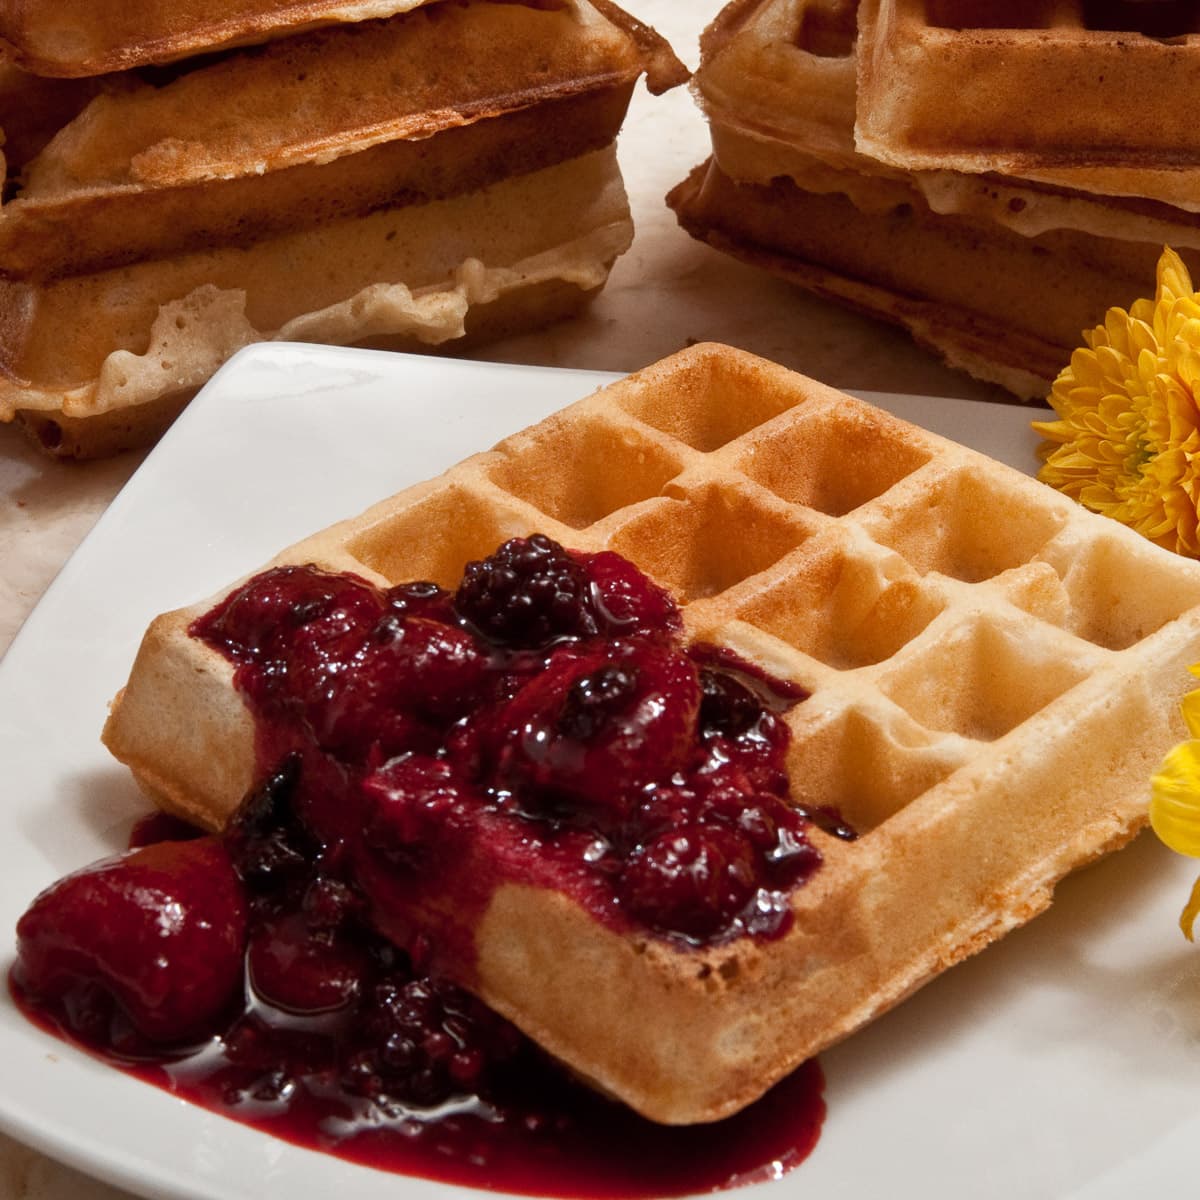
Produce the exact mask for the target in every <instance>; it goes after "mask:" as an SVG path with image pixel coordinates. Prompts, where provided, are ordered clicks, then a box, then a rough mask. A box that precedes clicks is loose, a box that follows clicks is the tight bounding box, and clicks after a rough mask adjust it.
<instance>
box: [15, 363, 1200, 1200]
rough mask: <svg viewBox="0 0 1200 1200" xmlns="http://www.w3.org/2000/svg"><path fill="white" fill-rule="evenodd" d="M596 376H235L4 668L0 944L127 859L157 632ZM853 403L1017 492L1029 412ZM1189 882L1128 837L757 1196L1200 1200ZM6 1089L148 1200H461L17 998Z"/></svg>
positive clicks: (335, 367) (846, 1048)
mask: <svg viewBox="0 0 1200 1200" xmlns="http://www.w3.org/2000/svg"><path fill="white" fill-rule="evenodd" d="M610 378H611V376H606V375H600V374H597V373H593V372H583V371H556V370H546V369H541V368H526V367H512V366H497V365H492V364H483V363H473V362H462V361H454V360H442V359H435V358H427V357H409V356H399V355H386V354H379V353H371V352H365V351H353V350H336V349H327V348H319V347H312V346H288V345H271V346H262V347H255V348H253V349H250V350H248V351H244V352H243V353H242V354H240V355H239V356H237V358H235V359H234V360H233V361H232V362H231V363H230V364H229V365H228V366H227V367H226V368H225V369H224V370H223V371H221V372H220V374H219V375H218V376H217V377H216V378H215V379H214V380H213V382H212V383H211V384H210V385H209V387H208V388H206V389H205V390H204V392H203V393H202V395H201V396H200V397H199V398H198V399H197V400H196V401H195V402H193V404H192V405H191V406H190V407H189V409H188V411H187V412H186V413H185V414H184V416H183V417H182V418H181V419H180V420H179V422H178V423H177V424H176V426H175V427H174V429H173V430H172V431H171V432H170V433H169V434H168V435H167V437H166V438H165V439H164V440H163V442H162V443H161V445H160V446H159V448H158V449H157V450H156V451H155V452H154V453H153V454H152V455H151V456H150V457H149V458H148V459H147V461H146V463H145V465H144V466H143V467H142V468H141V470H140V471H139V472H138V473H137V474H136V475H135V476H134V477H133V479H132V480H131V481H130V483H129V485H128V486H127V487H126V488H125V490H124V491H123V492H122V493H121V495H120V496H118V497H117V499H116V500H115V501H114V503H113V504H112V506H111V507H110V509H109V510H108V512H107V513H106V514H105V515H104V517H103V518H102V519H101V521H100V522H99V523H98V525H97V526H96V528H95V530H94V531H93V532H92V534H91V535H90V536H89V537H88V538H87V540H86V541H85V542H84V544H83V546H82V547H81V548H80V549H79V551H78V552H77V553H76V554H75V556H74V557H73V558H72V560H71V561H70V563H69V564H68V565H67V566H66V568H65V569H64V570H63V572H62V573H61V575H60V576H59V578H58V579H57V580H56V581H55V583H54V585H53V586H52V587H51V588H50V589H49V591H48V592H47V593H46V595H45V597H44V599H43V600H42V602H41V603H40V605H39V606H38V608H37V609H36V611H35V612H34V614H33V615H32V616H31V617H30V619H29V621H28V622H27V623H26V625H25V627H24V629H23V630H22V631H21V633H20V634H19V635H18V637H17V639H16V641H15V642H14V643H13V645H12V647H11V649H10V651H9V653H8V655H7V656H6V657H5V659H4V660H3V662H2V663H0V769H2V775H0V780H2V782H0V796H2V797H3V804H2V806H0V927H3V928H5V929H9V930H11V929H13V927H14V925H15V923H16V921H17V919H18V917H19V916H20V914H21V912H22V911H23V910H24V908H25V907H26V905H27V904H28V903H29V901H30V900H31V899H32V898H33V896H34V895H35V894H36V893H37V892H38V891H39V890H40V889H41V888H43V887H44V886H46V885H47V884H49V883H50V882H52V881H53V880H54V879H56V878H57V877H59V876H60V875H63V874H65V873H66V872H68V871H70V870H73V869H75V868H77V867H79V866H82V865H83V864H85V863H87V862H89V861H91V860H93V859H95V858H97V857H100V856H101V855H104V854H108V853H111V852H113V851H114V850H116V849H119V848H121V847H122V846H123V845H124V843H125V839H126V836H127V834H128V831H129V827H130V824H131V822H132V820H133V819H134V817H135V816H136V815H138V814H139V813H140V812H141V811H143V803H142V802H141V800H140V799H139V797H138V795H137V793H136V789H135V788H134V786H133V784H132V782H131V781H130V779H129V777H128V775H127V773H126V772H125V771H124V770H123V769H122V768H120V767H119V766H118V765H117V764H115V763H114V762H113V761H112V760H111V759H109V757H108V756H107V754H106V753H105V751H104V750H103V748H102V747H101V746H100V744H99V742H98V734H99V731H100V727H101V725H102V723H103V720H104V715H105V711H106V704H107V702H108V700H109V699H110V697H111V696H112V695H113V693H114V692H115V691H116V690H117V689H118V688H119V687H120V686H121V684H122V683H123V682H124V680H125V677H126V675H127V673H128V669H129V665H130V663H131V661H132V658H133V654H134V650H135V649H136V646H137V643H138V641H139V639H140V637H141V634H142V631H143V629H144V628H145V626H146V624H147V623H148V621H149V620H150V618H151V617H152V616H154V615H155V614H156V613H158V612H161V611H163V610H165V609H169V608H174V607H176V606H178V605H181V604H185V603H189V602H192V601H194V600H196V599H198V598H200V597H203V596H205V595H208V594H209V593H211V592H213V591H214V590H216V589H217V588H219V587H220V586H221V585H222V584H224V583H226V582H228V581H229V580H231V579H233V578H235V577H237V576H239V575H241V574H242V573H244V572H247V571H250V570H252V569H253V568H254V567H255V566H257V565H258V564H259V563H261V562H263V561H264V560H265V559H267V558H268V557H269V556H270V555H271V554H273V553H274V552H275V551H276V550H278V549H280V548H282V547H283V546H285V545H287V544H289V543H290V542H293V541H295V540H297V539H299V538H301V537H303V536H305V535H307V534H308V533H310V532H312V531H314V530H316V529H318V528H321V527H322V526H324V525H327V524H329V523H331V522H333V521H334V520H337V519H339V518H341V517H344V516H349V515H351V514H352V513H354V512H357V511H359V510H360V509H362V508H365V507H366V506H367V505H368V504H370V503H372V502H373V501H375V500H377V499H379V498H381V497H382V496H385V495H387V494H389V493H391V492H394V491H397V490H398V489H400V488H401V487H403V486H405V485H407V484H409V483H412V482H415V481H417V480H419V479H423V478H426V477H428V476H430V475H433V474H436V473H437V472H439V471H441V470H442V469H443V468H445V467H447V466H449V465H451V464H452V463H453V462H455V461H457V460H458V459H460V458H461V457H463V456H464V455H465V454H467V453H470V452H473V451H475V450H479V449H484V448H486V447H487V446H490V445H491V444H493V443H494V442H495V441H497V440H498V439H499V438H500V437H502V436H504V435H505V434H507V433H510V432H512V431H514V430H516V429H518V428H520V427H522V426H524V425H526V424H528V423H529V422H531V421H534V420H537V419H538V418H540V417H542V416H544V415H545V414H547V413H549V412H551V411H552V410H554V409H556V408H558V407H560V406H561V405H563V404H565V403H568V402H570V401H572V400H574V399H577V398H578V397H580V396H582V395H585V394H586V393H588V392H590V391H592V390H593V389H594V388H595V387H596V386H598V385H600V384H602V383H604V382H607V380H608V379H610ZM870 398H871V399H873V400H875V401H876V402H878V403H880V404H882V405H883V406H884V407H887V408H890V409H892V410H893V411H895V412H897V413H898V414H899V415H901V416H904V417H907V418H909V419H911V420H915V421H917V422H918V423H920V424H924V425H926V426H927V427H929V428H932V429H935V430H936V431H937V432H939V433H943V434H946V435H948V436H951V437H955V438H957V439H958V440H960V441H963V442H966V443H968V444H970V445H973V446H975V447H977V448H979V449H982V450H984V451H986V452H988V453H990V454H992V455H993V456H995V457H998V458H1001V459H1003V460H1005V461H1007V462H1009V463H1010V464H1012V465H1014V466H1017V467H1019V468H1021V469H1024V470H1027V471H1033V470H1035V469H1036V460H1035V458H1034V448H1035V446H1036V437H1035V435H1034V434H1033V433H1032V432H1031V430H1030V429H1029V420H1030V410H1028V409H1021V408H1016V407H1010V406H1006V405H989V404H980V403H977V402H972V401H962V400H937V399H930V398H922V397H905V396H889V395H884V396H872V397H870ZM1082 752H1084V750H1083V748H1081V753H1082ZM1192 873H1193V872H1192V871H1191V869H1190V867H1189V864H1187V863H1186V862H1184V861H1182V860H1178V859H1176V858H1175V857H1174V856H1172V855H1170V854H1168V853H1167V852H1166V851H1165V850H1163V849H1161V848H1160V847H1159V846H1158V845H1157V844H1156V843H1154V841H1153V840H1152V839H1150V838H1143V839H1141V840H1140V841H1139V842H1138V843H1136V844H1135V845H1134V846H1133V847H1131V848H1130V849H1129V850H1127V851H1125V852H1124V853H1122V854H1120V855H1117V856H1115V857H1113V858H1111V859H1109V860H1107V861H1105V862H1103V863H1101V864H1099V865H1098V866H1095V867H1093V868H1091V869H1089V870H1087V871H1085V872H1083V873H1082V874H1080V875H1079V876H1076V877H1075V878H1073V879H1071V880H1068V881H1067V883H1065V884H1064V885H1063V886H1062V887H1061V888H1060V891H1059V900H1058V902H1057V903H1056V905H1055V907H1054V909H1053V910H1052V911H1051V912H1050V913H1049V914H1047V915H1046V916H1044V917H1042V918H1040V919H1039V920H1037V921H1035V922H1034V923H1033V924H1032V925H1030V926H1028V927H1027V928H1025V929H1023V930H1020V931H1018V932H1017V933H1015V934H1013V935H1011V936H1010V937H1009V938H1008V939H1007V940H1005V941H1004V942H1003V943H1001V944H1000V945H998V946H996V947H994V948H992V949H990V950H988V951H987V953H985V954H984V955H982V956H980V957H978V958H976V959H973V960H972V961H970V962H968V963H966V964H963V965H962V966H960V967H958V968H956V969H955V970H954V971H952V972H950V973H948V974H947V975H945V976H943V977H942V978H941V979H939V980H937V981H935V983H933V984H931V985H930V986H929V987H927V988H926V989H925V990H924V991H922V992H921V993H920V994H919V995H917V996H916V997H914V998H913V999H911V1000H910V1001H908V1002H907V1003H906V1004H905V1005H903V1006H902V1007H901V1008H899V1009H898V1010H896V1011H895V1012H894V1013H892V1014H890V1015H888V1016H886V1017H884V1018H883V1019H882V1020H880V1021H878V1022H877V1023H876V1024H875V1025H873V1026H872V1027H870V1028H869V1029H867V1030H865V1031H863V1032H862V1033H860V1034H858V1035H857V1036H856V1037H854V1038H852V1039H851V1040H850V1041H849V1042H847V1043H846V1044H845V1045H843V1046H841V1047H838V1048H837V1049H835V1050H833V1051H831V1052H829V1053H828V1054H826V1055H824V1056H823V1058H822V1062H823V1065H824V1069H825V1074H826V1079H827V1089H826V1099H827V1103H828V1108H829V1115H828V1118H827V1121H826V1124H825V1129H824V1132H823V1134H822V1137H821V1141H820V1143H819V1145H818V1147H817V1149H816V1151H815V1152H814V1153H813V1155H812V1157H811V1158H810V1159H809V1160H808V1162H807V1163H805V1164H804V1165H803V1166H802V1167H800V1168H799V1169H798V1170H797V1171H795V1172H793V1173H792V1174H790V1175H788V1176H786V1177H785V1178H784V1179H783V1180H781V1181H779V1182H776V1183H772V1184H766V1185H762V1186H763V1187H765V1188H768V1189H770V1191H771V1192H772V1193H773V1194H774V1195H776V1196H777V1197H779V1198H780V1200H784V1198H786V1197H802V1196H803V1197H821V1198H823V1200H824V1198H828V1197H854V1198H865V1197H872V1198H873V1197H876V1196H880V1195H887V1196H888V1197H890V1198H892V1200H900V1198H904V1197H912V1198H914V1200H917V1198H919V1200H936V1198H939V1197H954V1198H955V1200H960V1198H962V1197H967V1196H969V1197H972V1198H973V1200H986V1198H990V1197H995V1198H996V1200H1000V1198H1003V1200H1012V1198H1013V1197H1022V1198H1026V1200H1027V1198H1032V1197H1065V1196H1072V1197H1080V1198H1082V1197H1087V1200H1109V1198H1113V1200H1115V1198H1117V1197H1121V1198H1122V1200H1124V1198H1125V1197H1126V1196H1128V1195H1129V1194H1131V1193H1132V1192H1133V1191H1135V1190H1136V1191H1139V1192H1143V1193H1147V1192H1148V1193H1150V1194H1154V1193H1155V1191H1156V1190H1161V1191H1162V1192H1165V1191H1166V1189H1167V1188H1168V1187H1171V1188H1173V1189H1183V1190H1184V1191H1185V1192H1188V1193H1191V1192H1194V1190H1195V1188H1196V1186H1197V1182H1196V1180H1197V1175H1198V1174H1200V1166H1198V1165H1197V1160H1196V1157H1195V1153H1194V1149H1195V1147H1196V1146H1197V1145H1200V957H1198V955H1197V953H1196V952H1193V951H1192V949H1191V948H1190V947H1189V946H1188V945H1187V944H1186V943H1185V942H1184V941H1183V939H1182V938H1181V937H1180V935H1179V932H1178V929H1177V927H1176V925H1175V919H1176V915H1177V912H1178V909H1179V907H1180V905H1181V904H1182V902H1183V900H1184V898H1185V896H1186V894H1187V889H1188V887H1189V886H1190V879H1191V875H1192ZM9 961H11V954H9V955H8V956H6V957H2V958H0V967H3V968H7V966H8V963H9ZM0 1064H2V1065H0V1127H3V1128H4V1129H5V1130H7V1131H8V1132H9V1133H11V1134H12V1135H13V1136H15V1137H17V1138H19V1139H21V1140H23V1141H26V1142H29V1143H31V1144H34V1145H36V1146H38V1147H39V1148H40V1149H42V1150H44V1151H46V1152H47V1153H49V1154H52V1155H54V1156H55V1157H58V1158H60V1159H63V1160H65V1161H67V1162H69V1163H71V1164H72V1165H74V1166H77V1167H79V1168H81V1169H82V1170H85V1171H88V1172H90V1173H92V1174H94V1175H96V1176H99V1177H101V1178H104V1179H106V1180H108V1181H110V1182H113V1183H115V1184H118V1185H120V1186H123V1187H126V1188H128V1189H130V1190H131V1191H135V1192H139V1193H141V1194H144V1195H146V1196H153V1197H156V1198H166V1197H203V1198H205V1200H218V1198H220V1200H226V1198H234V1197H237V1198H246V1200H249V1198H254V1200H260V1198H261V1197H263V1196H265V1195H273V1196H280V1197H287V1200H325V1198H327V1197H329V1196H331V1195H335V1194H353V1195H354V1196H355V1197H356V1198H362V1200H374V1198H376V1197H378V1198H380V1200H382V1198H383V1197H385V1196H386V1197H388V1198H389V1200H390V1198H392V1197H394V1196H395V1195H396V1192H397V1188H398V1187H399V1188H402V1189H403V1192H404V1194H405V1195H406V1196H408V1197H412V1198H413V1200H462V1198H464V1197H467V1196H469V1195H471V1194H472V1193H466V1192H463V1191H462V1190H461V1189H455V1188H448V1187H446V1186H443V1185H439V1184H434V1183H427V1182H424V1181H420V1180H404V1181H398V1180H397V1179H396V1178H394V1177H392V1176H388V1175H384V1174H381V1173H378V1172H374V1171H371V1170H368V1169H365V1168H360V1167H355V1166H351V1165H347V1164H346V1163H344V1162H342V1161H340V1160H338V1159H334V1158H331V1157H327V1156H324V1155H320V1154H313V1153H310V1152H308V1151H304V1150H300V1149H297V1148H295V1147H293V1146H290V1145H288V1144H286V1143H283V1142H280V1141H277V1140H275V1139H273V1138H270V1137H268V1136H266V1135H264V1134H261V1133H258V1132H255V1131H253V1130H250V1129H248V1128H245V1127H243V1126H240V1125H238V1124H236V1123H234V1122H231V1121H227V1120H225V1119H223V1118H221V1117H217V1116H213V1115H211V1114H209V1113H207V1112H205V1111H203V1110H201V1109H198V1108H194V1107H192V1106H190V1105H188V1104H187V1103H185V1102H182V1101H178V1100H175V1099H173V1098H172V1097H170V1096H168V1095H167V1094H165V1093H163V1092H161V1091H159V1090H158V1089H156V1088H153V1087H149V1086H147V1085H143V1084H141V1083H139V1082H137V1081H135V1080H133V1079H130V1078H127V1077H125V1076H123V1075H122V1074H120V1073H119V1072H117V1071H114V1070H111V1069H110V1068H108V1067H105V1066H103V1065H102V1064H100V1063H98V1062H95V1061H93V1060H92V1059H90V1058H88V1057H87V1056H85V1055H83V1054H79V1053H76V1052H75V1051H73V1050H72V1049H70V1048H69V1047H67V1046H65V1045H63V1044H61V1043H59V1042H57V1041H55V1040H54V1039H51V1038H49V1037H47V1036H45V1035H43V1034H42V1033H40V1032H39V1031H37V1030H36V1029H34V1028H33V1027H31V1026H30V1025H28V1024H27V1023H26V1022H25V1021H24V1020H23V1019H22V1018H21V1016H20V1014H19V1013H18V1012H17V1011H16V1010H15V1009H14V1007H13V1006H12V1004H11V1002H10V1001H8V999H7V996H6V995H5V997H4V998H3V999H2V1000H0Z"/></svg>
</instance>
